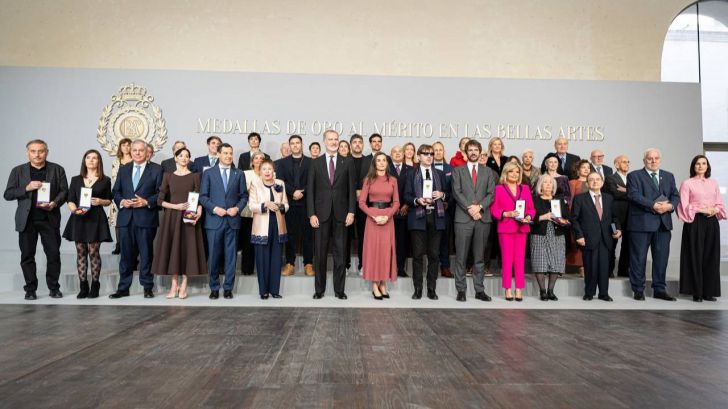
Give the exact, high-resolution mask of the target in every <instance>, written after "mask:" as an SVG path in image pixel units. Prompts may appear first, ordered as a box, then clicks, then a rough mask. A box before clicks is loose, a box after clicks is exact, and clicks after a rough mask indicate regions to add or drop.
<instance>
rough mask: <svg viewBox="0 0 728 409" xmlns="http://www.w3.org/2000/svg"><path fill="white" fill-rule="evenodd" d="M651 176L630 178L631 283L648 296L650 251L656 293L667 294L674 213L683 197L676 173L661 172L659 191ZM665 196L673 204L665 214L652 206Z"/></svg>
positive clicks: (633, 174) (640, 174) (641, 174)
mask: <svg viewBox="0 0 728 409" xmlns="http://www.w3.org/2000/svg"><path fill="white" fill-rule="evenodd" d="M647 172H648V171H647V170H645V169H644V168H643V169H639V170H635V171H633V172H630V173H629V174H628V175H627V200H629V213H628V217H627V220H628V221H627V230H629V234H630V237H629V238H630V260H629V268H630V273H629V280H630V283H631V284H632V290H633V291H634V292H638V293H641V292H644V290H645V265H646V263H647V250H648V249H651V250H652V289H653V290H654V291H655V293H664V292H665V291H666V290H665V274H666V271H667V261H668V258H669V256H670V238H671V235H672V233H671V230H672V213H673V212H674V211H675V209H676V208H677V206H678V204H679V203H680V193H679V191H678V190H677V186H676V185H675V176H673V174H672V173H670V172H668V171H666V170H662V169H660V171H659V188H658V187H657V186H655V183H654V182H653V181H652V178H651V176H650V175H649V174H648V173H647ZM661 195H662V196H664V197H665V198H667V200H668V201H669V202H670V204H671V205H672V207H673V210H672V211H670V212H666V213H663V214H659V213H657V212H655V210H654V209H653V207H652V206H653V205H654V204H655V202H656V201H657V199H658V198H659V197H660V196H661Z"/></svg>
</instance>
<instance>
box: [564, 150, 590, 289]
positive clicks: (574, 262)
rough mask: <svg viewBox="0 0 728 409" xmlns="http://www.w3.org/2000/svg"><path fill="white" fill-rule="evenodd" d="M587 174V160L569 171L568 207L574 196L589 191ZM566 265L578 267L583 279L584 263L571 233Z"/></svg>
mask: <svg viewBox="0 0 728 409" xmlns="http://www.w3.org/2000/svg"><path fill="white" fill-rule="evenodd" d="M589 173H591V165H590V164H589V161H588V160H586V159H582V160H580V161H578V162H576V163H575V164H574V167H573V168H572V169H571V174H572V177H573V178H575V179H572V180H570V181H569V189H570V190H571V200H569V205H571V203H574V198H575V197H576V195H578V194H581V193H584V192H588V191H589V185H587V183H586V178H587V176H589ZM569 210H571V209H569ZM566 265H569V266H574V267H578V268H579V277H584V261H583V260H582V258H581V249H580V248H579V246H577V245H576V241H575V239H574V232H573V231H572V232H571V240H570V241H569V245H568V246H567V250H566Z"/></svg>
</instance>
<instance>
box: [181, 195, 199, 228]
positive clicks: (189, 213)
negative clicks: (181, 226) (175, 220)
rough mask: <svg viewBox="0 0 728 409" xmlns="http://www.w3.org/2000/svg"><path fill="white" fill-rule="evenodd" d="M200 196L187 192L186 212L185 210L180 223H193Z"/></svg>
mask: <svg viewBox="0 0 728 409" xmlns="http://www.w3.org/2000/svg"><path fill="white" fill-rule="evenodd" d="M199 200H200V194H199V193H197V192H189V193H188V194H187V205H188V206H187V210H185V212H184V215H183V216H182V221H183V222H185V223H193V222H194V221H195V218H196V217H197V203H199Z"/></svg>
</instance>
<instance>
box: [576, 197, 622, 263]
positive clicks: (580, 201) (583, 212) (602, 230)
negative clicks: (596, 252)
mask: <svg viewBox="0 0 728 409" xmlns="http://www.w3.org/2000/svg"><path fill="white" fill-rule="evenodd" d="M612 203H613V199H612V196H610V195H609V194H608V193H603V194H602V220H599V214H598V213H597V207H596V205H595V204H594V201H593V200H592V197H591V194H589V192H584V193H580V194H578V195H576V197H574V202H573V203H572V204H571V224H572V226H573V229H574V237H575V238H576V239H581V238H584V239H585V240H586V245H585V246H584V248H585V249H587V250H592V249H596V248H598V247H599V243H600V242H604V243H605V244H606V245H607V247H608V248H610V249H611V248H612V247H613V246H614V239H613V238H612V227H611V224H612V223H614V224H615V225H616V226H617V229H621V227H620V226H621V225H620V224H619V220H617V217H616V216H615V215H614V212H613V210H612V209H613V206H612Z"/></svg>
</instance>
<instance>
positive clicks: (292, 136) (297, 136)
mask: <svg viewBox="0 0 728 409" xmlns="http://www.w3.org/2000/svg"><path fill="white" fill-rule="evenodd" d="M294 139H298V140H299V141H301V144H303V138H301V135H295V134H294V135H291V136H289V137H288V143H291V141H292V140H294Z"/></svg>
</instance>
